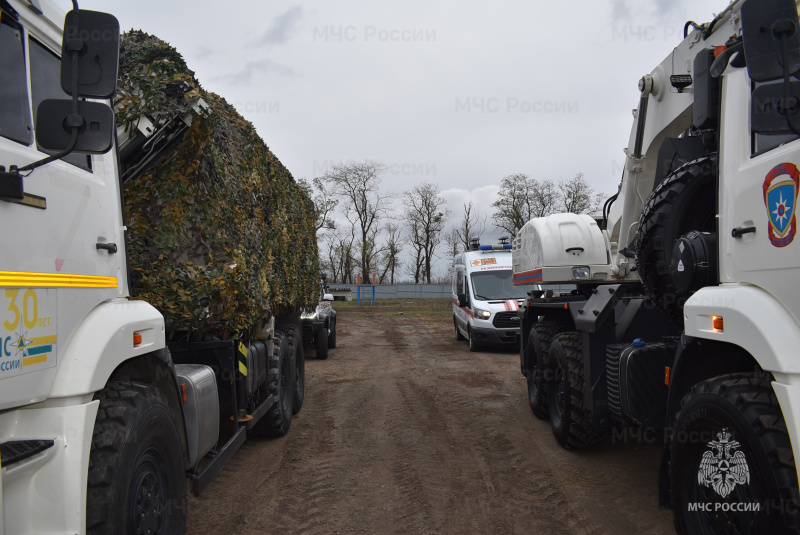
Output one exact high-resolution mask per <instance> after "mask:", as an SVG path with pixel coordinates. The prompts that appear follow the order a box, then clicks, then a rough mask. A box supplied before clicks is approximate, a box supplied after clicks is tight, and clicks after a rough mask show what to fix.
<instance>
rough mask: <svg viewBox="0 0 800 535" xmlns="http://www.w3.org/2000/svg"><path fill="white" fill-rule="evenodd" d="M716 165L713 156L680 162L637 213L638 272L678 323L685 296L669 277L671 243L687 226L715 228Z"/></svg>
mask: <svg viewBox="0 0 800 535" xmlns="http://www.w3.org/2000/svg"><path fill="white" fill-rule="evenodd" d="M716 170H717V158H716V156H709V157H704V158H699V159H697V160H694V161H691V162H689V163H686V164H684V165H682V166H681V167H679V168H678V169H676V170H675V171H674V172H673V173H672V174H670V175H669V176H668V177H667V178H666V179H664V180H663V181H662V182H661V183H660V184H659V185H658V186H657V187H656V188H655V189H654V190H653V193H651V194H650V198H649V199H648V201H647V204H646V205H645V207H644V209H643V210H642V214H641V216H640V217H639V228H638V229H637V231H636V243H635V245H636V258H637V266H638V267H637V269H638V271H639V277H640V278H641V280H642V283H643V284H644V286H645V288H646V289H647V292H648V294H649V295H650V298H651V299H652V300H653V301H654V302H655V303H656V305H657V306H658V307H659V308H660V309H661V310H663V311H664V312H666V313H667V315H668V316H669V317H670V318H672V319H673V320H675V321H678V322H681V320H682V314H683V304H684V303H685V302H686V299H687V298H688V297H689V296H688V295H680V294H679V293H678V291H677V289H676V288H675V284H674V283H673V281H672V276H671V275H670V272H669V264H670V259H671V258H672V247H673V246H674V245H675V242H676V241H677V240H678V239H679V238H680V237H681V236H683V235H684V234H686V233H687V232H689V231H691V230H698V231H702V232H716V201H715V199H716V194H715V192H716V172H717V171H716ZM681 324H682V323H681Z"/></svg>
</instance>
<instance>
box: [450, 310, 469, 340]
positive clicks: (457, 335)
mask: <svg viewBox="0 0 800 535" xmlns="http://www.w3.org/2000/svg"><path fill="white" fill-rule="evenodd" d="M453 326H454V327H455V328H456V342H461V341H463V340H466V338H464V335H463V334H461V331H460V330H458V323H456V317H455V316H453Z"/></svg>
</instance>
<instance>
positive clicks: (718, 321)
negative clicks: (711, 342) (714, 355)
mask: <svg viewBox="0 0 800 535" xmlns="http://www.w3.org/2000/svg"><path fill="white" fill-rule="evenodd" d="M711 326H712V327H713V328H714V330H715V331H717V332H720V333H721V332H723V331H724V330H725V322H724V321H723V320H722V316H711Z"/></svg>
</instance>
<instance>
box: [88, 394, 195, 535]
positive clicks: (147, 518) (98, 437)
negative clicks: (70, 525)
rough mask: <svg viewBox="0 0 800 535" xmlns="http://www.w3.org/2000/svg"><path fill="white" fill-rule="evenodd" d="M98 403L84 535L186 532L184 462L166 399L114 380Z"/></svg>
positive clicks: (176, 429)
mask: <svg viewBox="0 0 800 535" xmlns="http://www.w3.org/2000/svg"><path fill="white" fill-rule="evenodd" d="M95 399H97V400H99V401H100V407H99V409H98V412H97V419H96V420H95V425H94V432H93V434H92V446H91V451H90V453H89V474H88V486H87V487H88V488H87V495H86V497H87V500H86V533H87V534H88V535H99V534H112V535H123V534H129V533H164V534H167V533H176V534H182V533H184V532H185V531H186V508H185V506H186V480H185V479H184V472H183V463H184V459H183V452H182V449H181V439H180V435H179V434H178V428H177V426H176V425H175V421H174V420H173V416H172V412H171V411H170V409H169V404H168V401H167V398H166V396H165V395H164V394H163V393H162V392H161V391H159V390H158V389H157V388H156V387H154V386H150V385H144V384H140V383H132V382H111V383H108V385H107V386H106V387H105V388H104V389H103V390H101V391H100V392H98V393H97V394H96V395H95Z"/></svg>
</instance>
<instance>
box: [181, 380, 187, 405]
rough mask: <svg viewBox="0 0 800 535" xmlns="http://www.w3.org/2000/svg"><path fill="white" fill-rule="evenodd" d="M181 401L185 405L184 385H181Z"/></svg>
mask: <svg viewBox="0 0 800 535" xmlns="http://www.w3.org/2000/svg"><path fill="white" fill-rule="evenodd" d="M181 399H183V402H184V403H186V399H187V398H186V383H181Z"/></svg>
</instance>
